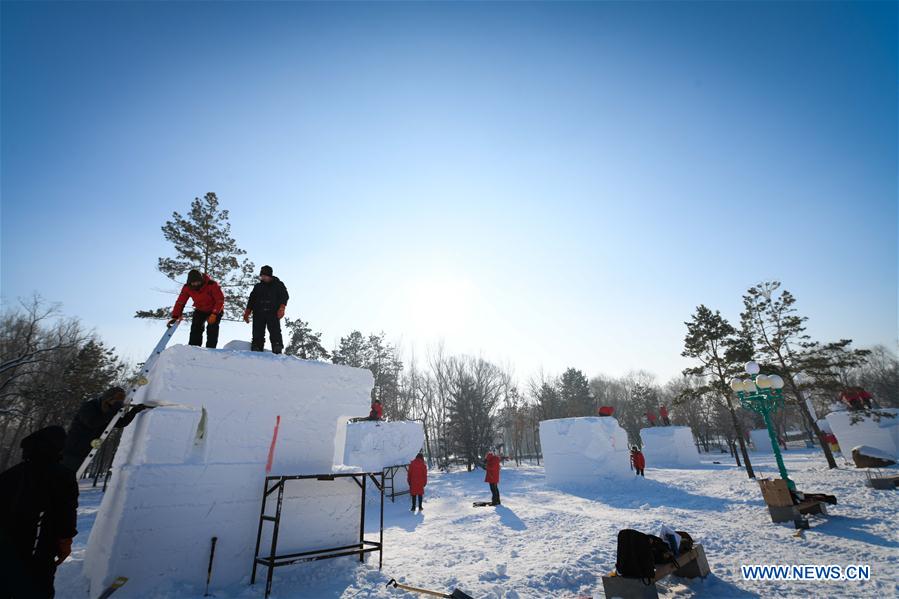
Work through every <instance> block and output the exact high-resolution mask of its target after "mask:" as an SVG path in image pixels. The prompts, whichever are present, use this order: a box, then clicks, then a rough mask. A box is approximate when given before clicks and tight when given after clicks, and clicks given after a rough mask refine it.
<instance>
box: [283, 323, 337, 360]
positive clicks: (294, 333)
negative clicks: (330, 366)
mask: <svg viewBox="0 0 899 599" xmlns="http://www.w3.org/2000/svg"><path fill="white" fill-rule="evenodd" d="M284 328H286V329H287V331H288V332H289V333H290V342H289V343H288V344H287V347H285V348H284V353H285V354H287V355H290V356H296V357H298V358H302V359H304V360H327V359H329V358H330V357H331V354H330V353H328V350H326V349H325V346H323V345H322V342H321V338H322V334H321V333H320V332H319V333H313V332H312V329H310V328H309V323H308V322H306V321H304V320H302V319H300V318H297V319H295V320H291V319H290V318H285V319H284Z"/></svg>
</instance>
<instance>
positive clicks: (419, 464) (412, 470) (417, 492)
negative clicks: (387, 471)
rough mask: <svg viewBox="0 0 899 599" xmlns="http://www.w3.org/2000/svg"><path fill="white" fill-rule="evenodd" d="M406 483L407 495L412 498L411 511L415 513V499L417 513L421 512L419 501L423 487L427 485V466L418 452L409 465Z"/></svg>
mask: <svg viewBox="0 0 899 599" xmlns="http://www.w3.org/2000/svg"><path fill="white" fill-rule="evenodd" d="M406 482H408V483H409V495H411V496H412V511H413V512H414V511H415V498H416V497H417V498H418V511H419V512H421V511H422V508H421V501H422V499H423V498H424V494H425V486H426V485H427V484H428V465H427V464H425V456H423V455H422V453H421V452H420V451H419V452H418V455H417V456H415V459H414V460H412V462H411V463H410V464H409V469H408V471H407V472H406Z"/></svg>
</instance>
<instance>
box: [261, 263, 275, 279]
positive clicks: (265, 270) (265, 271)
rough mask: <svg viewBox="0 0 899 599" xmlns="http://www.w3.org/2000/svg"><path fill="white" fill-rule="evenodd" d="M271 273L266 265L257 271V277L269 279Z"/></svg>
mask: <svg viewBox="0 0 899 599" xmlns="http://www.w3.org/2000/svg"><path fill="white" fill-rule="evenodd" d="M272 272H273V271H272V267H271V266H268V265H266V266H263V267H262V268H261V269H260V270H259V276H260V277H261V276H263V275H264V276H268V277H271V276H272Z"/></svg>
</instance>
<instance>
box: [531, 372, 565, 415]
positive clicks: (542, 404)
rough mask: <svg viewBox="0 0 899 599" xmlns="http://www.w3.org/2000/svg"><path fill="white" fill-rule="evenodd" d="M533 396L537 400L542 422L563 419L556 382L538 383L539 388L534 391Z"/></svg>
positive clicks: (562, 407) (560, 397) (562, 408)
mask: <svg viewBox="0 0 899 599" xmlns="http://www.w3.org/2000/svg"><path fill="white" fill-rule="evenodd" d="M534 396H535V397H536V399H537V406H538V408H539V411H540V416H541V419H542V420H553V419H555V418H564V417H565V412H564V406H563V404H562V394H561V393H560V392H559V388H558V386H557V384H556V381H543V382H542V383H540V386H539V387H536V388H535V389H534Z"/></svg>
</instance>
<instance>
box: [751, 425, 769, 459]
mask: <svg viewBox="0 0 899 599" xmlns="http://www.w3.org/2000/svg"><path fill="white" fill-rule="evenodd" d="M749 440H750V441H752V446H753V447H754V448H755V451H756V453H772V454H773V453H774V449H773V448H772V447H771V437H770V436H769V435H768V429H766V428H757V429H755V430H751V431H749Z"/></svg>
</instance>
